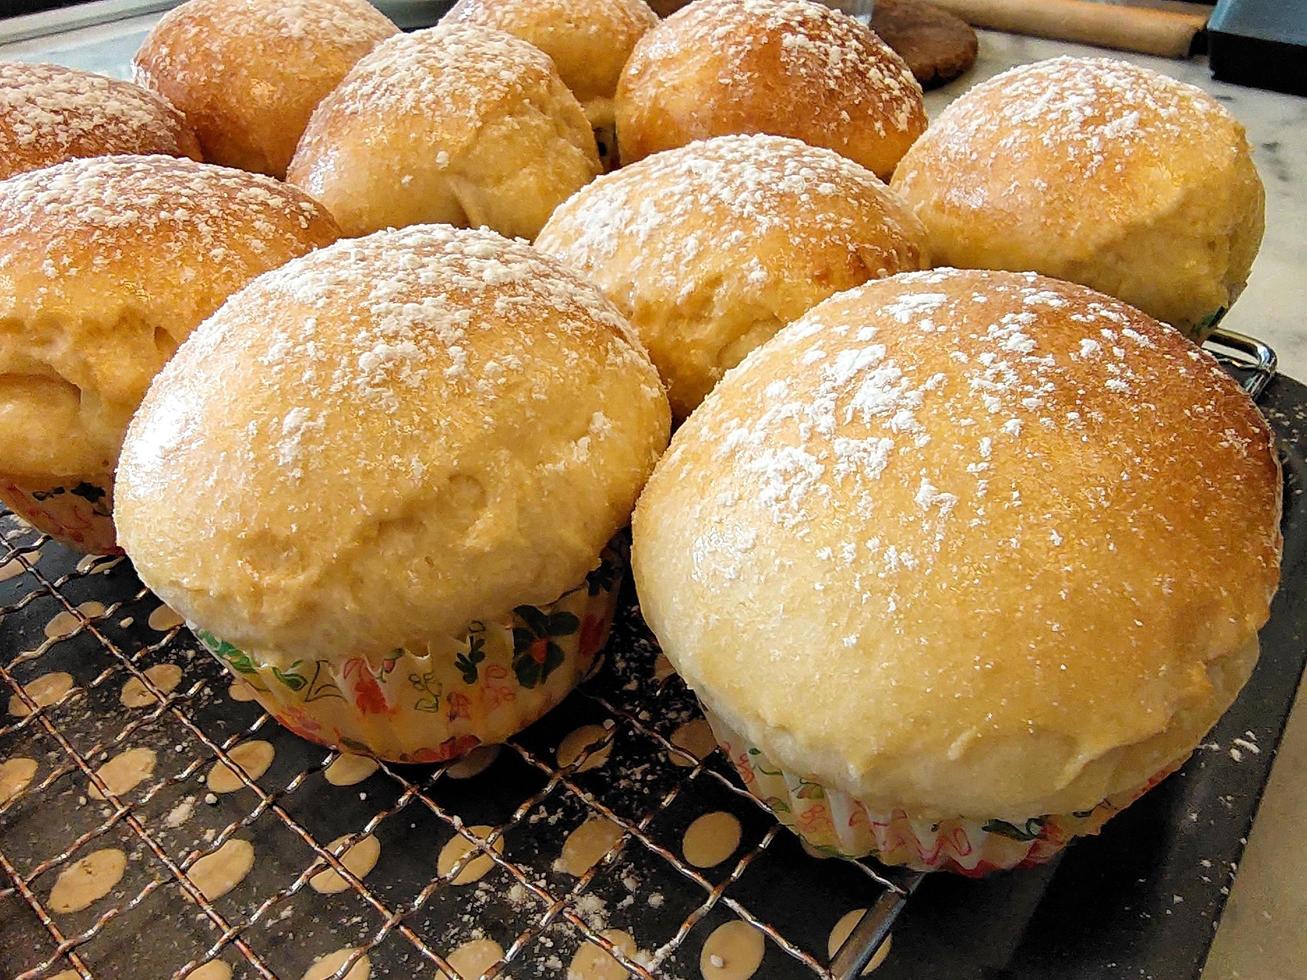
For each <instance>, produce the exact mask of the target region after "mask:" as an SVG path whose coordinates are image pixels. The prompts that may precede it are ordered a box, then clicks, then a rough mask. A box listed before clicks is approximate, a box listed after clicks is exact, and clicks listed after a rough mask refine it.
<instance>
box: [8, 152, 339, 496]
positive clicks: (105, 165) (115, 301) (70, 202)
mask: <svg viewBox="0 0 1307 980" xmlns="http://www.w3.org/2000/svg"><path fill="white" fill-rule="evenodd" d="M337 235H338V229H337V228H336V224H335V222H334V221H332V220H331V217H330V216H329V215H328V214H327V213H326V212H325V211H324V210H323V209H322V208H321V207H319V206H318V205H317V204H315V203H314V202H313V201H311V200H310V199H309V198H307V197H306V196H305V195H304V194H303V193H301V192H300V191H298V190H296V189H295V188H293V187H288V186H286V185H285V184H279V183H277V182H276V181H275V180H272V179H270V178H267V177H260V176H256V175H254V174H246V173H242V172H240V171H236V170H226V169H224V168H221V167H213V166H209V165H207V164H201V163H195V162H193V161H190V160H182V159H175V158H173V157H163V156H151V157H135V156H114V157H99V158H96V159H90V160H71V161H69V162H67V163H62V164H59V165H58V166H57V167H51V168H48V169H46V170H42V171H33V172H31V173H27V174H20V175H19V176H17V177H12V178H10V179H9V180H7V181H4V182H3V183H0V283H3V288H0V324H2V325H3V329H2V330H0V470H3V471H4V472H5V473H7V474H9V475H11V476H22V477H25V478H29V479H32V480H39V479H41V478H44V477H51V478H60V477H70V476H88V477H90V476H98V475H100V474H104V473H110V472H112V471H113V466H114V461H115V460H116V459H117V457H118V447H119V444H120V443H121V442H122V437H123V431H124V430H125V429H126V426H127V420H128V419H129V418H130V416H131V414H132V412H133V411H134V410H135V409H136V406H137V404H138V403H139V402H140V400H141V396H142V395H144V394H145V389H146V386H147V385H149V383H150V379H151V378H152V377H154V374H155V372H157V371H158V370H159V368H160V367H162V366H163V363H164V361H166V360H167V359H168V358H169V357H170V356H171V355H172V352H173V350H174V349H175V348H176V347H177V345H178V344H179V343H181V342H182V341H183V340H185V339H186V336H187V334H189V333H190V332H191V330H192V329H193V328H194V327H195V326H196V325H197V324H198V323H199V322H200V321H201V320H203V319H204V318H205V317H206V316H208V315H209V314H210V313H212V312H213V311H214V310H215V309H217V308H218V306H219V305H220V304H221V303H222V301H223V300H224V299H226V297H227V295H228V294H229V293H232V292H234V291H235V290H236V289H238V288H240V287H241V286H243V285H244V284H245V283H246V282H247V281H248V280H250V279H252V278H253V277H254V276H256V275H258V274H259V273H261V272H264V271H266V270H268V269H271V268H274V267H275V266H278V265H280V264H281V263H283V262H286V261H287V260H289V259H291V258H294V257H295V256H297V255H301V254H303V253H304V252H307V251H308V250H309V249H311V248H314V247H316V246H318V245H325V244H327V243H328V242H330V241H333V240H334V239H335V238H336V237H337Z"/></svg>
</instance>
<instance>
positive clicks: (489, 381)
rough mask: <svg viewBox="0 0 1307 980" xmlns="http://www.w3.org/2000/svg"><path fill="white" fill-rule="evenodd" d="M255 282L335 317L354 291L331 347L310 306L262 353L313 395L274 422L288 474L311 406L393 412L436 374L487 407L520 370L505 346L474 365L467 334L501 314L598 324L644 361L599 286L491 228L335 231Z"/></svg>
mask: <svg viewBox="0 0 1307 980" xmlns="http://www.w3.org/2000/svg"><path fill="white" fill-rule="evenodd" d="M256 288H257V290H258V291H259V293H260V294H261V295H263V296H267V297H281V300H280V302H286V301H290V302H291V303H293V304H296V305H297V306H299V307H301V308H304V309H307V310H309V311H323V313H324V314H325V313H326V312H327V311H333V315H336V316H338V315H340V314H339V305H340V297H341V296H342V295H353V296H356V297H357V298H356V301H355V302H354V303H353V305H352V312H351V313H350V317H351V324H352V325H351V327H350V330H349V334H348V337H347V343H346V344H345V345H344V346H343V347H342V346H341V345H340V343H339V341H336V342H333V343H332V344H331V345H330V347H331V354H330V356H328V355H327V353H326V349H327V345H324V342H323V340H322V338H320V337H319V335H318V330H317V319H318V318H317V315H315V314H314V313H312V312H311V313H310V315H308V316H306V317H304V318H303V320H301V321H300V322H299V324H298V326H297V327H296V328H295V329H294V330H293V332H292V331H291V330H290V328H282V329H279V330H278V332H276V333H274V335H273V336H272V338H271V340H270V343H269V346H268V349H267V350H266V351H265V353H264V355H263V356H262V358H261V359H260V362H261V363H262V364H263V365H264V367H265V368H267V370H268V372H269V376H270V377H274V378H276V377H281V376H283V375H285V376H292V375H293V376H295V377H296V378H297V379H298V380H297V383H298V384H300V385H301V386H308V388H309V389H310V390H311V391H312V392H313V393H314V397H313V398H311V399H309V400H308V401H307V402H301V403H300V404H299V405H297V406H295V407H292V408H291V409H290V410H289V411H288V412H287V413H286V414H285V415H284V416H283V417H282V418H281V419H280V420H279V421H277V422H276V423H275V428H276V457H277V463H278V465H279V466H280V467H282V468H283V470H285V471H286V472H287V474H288V475H289V476H290V477H291V478H298V477H299V476H301V475H302V472H303V470H302V466H301V464H302V461H303V459H304V458H305V453H312V452H315V451H317V450H316V448H315V445H314V438H313V436H314V434H315V433H321V430H322V422H321V419H320V418H318V417H317V415H316V414H315V412H314V409H313V408H312V406H313V405H314V404H318V405H320V406H321V407H323V408H324V409H326V410H333V409H332V408H331V406H333V405H338V404H340V403H341V402H342V401H344V402H354V403H357V404H359V405H361V406H367V407H368V408H370V409H371V410H375V411H381V412H387V413H394V412H397V411H398V410H399V409H400V407H401V404H402V403H403V402H404V401H405V400H407V399H410V398H412V397H415V396H416V395H417V394H418V393H420V392H422V391H424V390H428V389H430V388H431V386H432V385H433V384H435V383H436V381H437V380H439V381H440V382H441V383H442V386H443V388H444V389H445V390H453V391H460V392H463V393H464V394H465V395H466V396H467V397H469V398H471V399H473V400H474V401H476V402H479V403H481V404H484V405H486V406H488V405H489V404H490V403H491V402H492V401H494V400H495V399H496V398H497V397H498V395H499V392H500V390H501V389H502V388H503V386H504V385H506V384H509V383H510V382H514V381H515V379H517V378H518V377H520V374H521V371H522V368H523V365H522V362H521V360H520V358H518V357H517V356H516V355H511V354H509V355H505V356H501V357H499V358H498V359H493V360H488V361H478V362H477V363H476V364H475V365H473V363H472V360H471V357H470V354H469V351H470V349H471V348H472V347H474V346H476V344H477V340H476V337H475V335H476V334H477V333H480V332H485V331H489V330H493V329H496V324H497V323H498V322H499V320H500V318H503V317H520V318H526V319H534V320H543V321H552V322H553V325H554V329H556V330H559V331H563V332H567V331H569V330H575V329H578V328H579V327H580V326H581V325H582V324H594V323H599V324H602V325H603V326H604V327H606V328H608V329H610V330H611V331H612V332H613V333H614V334H616V335H617V336H619V337H621V338H622V340H623V341H624V345H625V346H624V349H625V350H626V351H627V354H628V355H629V356H630V357H631V358H634V359H635V360H636V361H638V362H640V363H644V361H643V358H644V355H643V353H642V349H641V347H640V344H639V341H638V340H636V338H635V337H634V335H633V334H632V333H631V332H630V327H629V326H628V325H627V323H626V321H625V320H624V319H623V318H622V317H621V316H620V315H619V314H618V313H617V312H616V310H614V309H613V307H612V306H611V305H610V304H608V303H607V302H605V301H604V300H603V298H602V297H601V296H600V295H599V294H598V293H597V292H596V291H594V290H592V289H587V288H584V287H582V286H581V285H580V284H579V283H578V281H577V280H576V279H574V278H572V277H571V276H569V275H567V274H565V273H563V271H562V270H561V269H560V268H559V267H558V266H557V265H556V264H554V263H553V262H552V261H551V260H549V259H547V258H546V257H544V256H543V255H541V254H540V253H538V252H536V251H535V250H534V249H532V248H531V247H529V246H528V245H526V244H524V243H519V242H512V241H509V240H507V239H504V238H502V237H500V236H499V235H496V234H494V233H493V232H489V231H456V230H455V229H453V228H450V227H449V226H445V225H417V226H412V227H410V228H406V229H402V230H399V231H387V232H379V233H377V234H375V235H370V236H368V237H367V238H365V239H356V240H349V241H342V242H338V243H337V244H336V245H334V246H332V247H330V248H326V249H323V250H321V251H319V252H317V253H315V254H314V255H312V256H306V257H305V258H304V259H302V260H300V261H298V262H294V263H291V264H289V265H287V266H284V267H283V268H281V269H278V270H276V271H274V272H271V273H268V274H266V275H264V276H263V277H261V278H260V279H259V280H258V281H257V283H256ZM360 290H361V292H360ZM272 302H277V301H276V300H272ZM611 428H612V426H611V422H610V420H609V419H608V418H607V417H606V416H604V415H603V413H602V412H596V413H594V415H593V416H592V418H591V422H590V426H589V430H588V432H587V433H584V434H582V435H581V436H580V437H579V439H578V441H577V444H576V447H574V452H580V453H582V454H584V452H585V451H586V450H588V448H589V446H590V445H591V443H592V442H593V441H594V440H598V439H603V438H605V437H606V436H607V435H608V434H609V433H610V432H611Z"/></svg>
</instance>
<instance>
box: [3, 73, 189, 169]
mask: <svg viewBox="0 0 1307 980" xmlns="http://www.w3.org/2000/svg"><path fill="white" fill-rule="evenodd" d="M119 153H126V154H151V153H162V154H167V155H168V156H176V157H190V158H191V159H193V160H198V159H199V158H200V147H199V144H198V143H197V142H196V141H195V136H194V134H193V133H192V132H191V131H190V129H189V128H188V127H187V125H186V123H185V121H184V120H183V119H182V116H181V113H179V112H178V111H177V110H176V109H174V108H173V107H172V106H170V105H168V103H166V102H164V101H163V100H162V99H160V98H159V97H158V96H157V95H154V94H153V93H152V92H147V91H145V89H143V88H140V87H138V86H136V85H133V84H132V83H131V82H121V81H118V80H117V79H114V78H109V77H107V76H105V75H97V74H95V73H93V72H89V71H78V70H77V69H75V68H65V67H63V66H62V65H32V64H24V63H22V62H17V61H0V180H4V179H5V178H6V177H12V176H13V175H14V174H21V173H25V172H27V171H28V170H40V169H41V168H42V167H49V166H53V165H54V164H56V163H63V162H64V161H65V160H73V159H78V158H82V157H102V156H109V155H111V154H119Z"/></svg>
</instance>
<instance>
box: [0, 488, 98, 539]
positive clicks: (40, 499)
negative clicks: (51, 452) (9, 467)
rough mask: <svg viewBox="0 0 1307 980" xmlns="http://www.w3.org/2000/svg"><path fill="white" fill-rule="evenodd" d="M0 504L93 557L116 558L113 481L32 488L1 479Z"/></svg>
mask: <svg viewBox="0 0 1307 980" xmlns="http://www.w3.org/2000/svg"><path fill="white" fill-rule="evenodd" d="M0 500H3V501H4V502H5V505H6V506H7V507H8V508H9V509H10V510H12V511H13V512H14V513H15V514H17V515H18V516H19V517H21V518H22V519H23V520H25V521H27V523H28V524H31V525H32V527H34V528H36V529H37V530H39V531H44V532H45V533H46V534H48V535H50V537H52V538H55V539H56V540H58V541H62V542H63V543H64V544H66V545H69V546H70V547H73V548H76V549H77V550H79V551H84V552H86V553H87V554H92V555H119V554H122V549H121V548H119V547H118V536H117V534H116V533H115V531H114V526H113V477H112V476H102V477H98V478H96V479H91V480H81V481H78V482H76V483H73V482H72V481H69V485H67V486H65V485H54V486H40V487H32V486H30V485H28V484H26V483H25V482H24V481H23V480H22V479H19V478H13V477H7V476H6V477H0Z"/></svg>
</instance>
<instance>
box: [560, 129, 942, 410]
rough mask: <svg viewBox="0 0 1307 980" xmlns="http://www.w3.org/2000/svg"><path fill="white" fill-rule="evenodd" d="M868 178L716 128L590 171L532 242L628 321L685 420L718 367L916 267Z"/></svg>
mask: <svg viewBox="0 0 1307 980" xmlns="http://www.w3.org/2000/svg"><path fill="white" fill-rule="evenodd" d="M924 243H925V231H924V230H923V229H922V227H921V223H920V222H919V221H917V220H916V218H914V217H913V216H912V212H911V211H909V210H908V209H907V207H906V206H905V205H903V204H902V203H901V202H900V201H899V200H898V198H897V196H896V195H895V194H894V193H893V192H892V191H891V190H890V189H889V188H888V187H886V186H885V185H884V184H883V183H882V182H881V181H880V179H879V178H878V177H877V176H876V175H875V174H873V173H872V172H871V171H869V170H865V169H863V168H862V167H860V166H858V164H856V163H854V162H853V161H852V160H849V159H847V158H845V157H842V156H840V155H839V154H838V153H836V152H835V151H834V150H828V149H825V148H823V147H814V146H808V145H807V144H806V143H801V142H799V141H798V140H795V139H789V138H787V137H784V136H762V135H754V136H718V137H716V138H714V139H710V140H704V141H700V142H695V143H691V144H689V145H688V146H683V147H681V148H680V149H676V150H667V151H665V152H663V153H655V154H654V155H653V156H651V157H646V158H645V159H643V160H641V161H640V162H639V163H635V164H632V165H630V166H628V167H625V168H623V169H621V170H619V171H617V172H616V173H613V174H608V175H607V176H605V177H600V178H599V179H598V180H596V181H595V182H594V183H593V184H590V185H589V186H588V187H585V188H582V189H581V190H580V191H578V192H577V193H576V194H575V195H574V196H573V197H572V198H571V199H569V200H568V201H567V202H566V203H565V204H563V205H562V206H561V207H560V208H559V209H558V210H557V211H555V212H554V214H553V217H551V218H550V219H549V223H548V224H546V225H545V227H544V230H543V231H541V233H540V237H539V239H538V240H537V241H536V247H537V248H540V249H542V250H544V251H546V252H549V253H550V254H552V255H555V256H557V257H558V258H560V259H562V260H563V261H564V262H565V263H567V264H569V265H571V266H572V267H573V268H575V269H577V270H578V271H579V272H581V273H582V274H583V275H584V276H585V277H586V278H587V279H589V280H590V281H591V282H594V283H596V284H598V286H599V288H600V289H602V290H603V291H604V293H605V294H606V295H607V296H608V298H609V299H611V300H612V301H613V302H614V303H615V304H616V305H617V308H618V309H619V310H621V311H622V313H623V314H625V316H626V317H627V318H628V319H629V320H630V321H631V322H632V323H633V324H634V325H635V328H636V330H637V331H638V332H639V334H640V339H641V341H643V342H644V345H645V347H646V348H647V349H648V350H649V356H650V357H652V358H653V362H654V364H656V365H657V366H658V370H659V372H660V373H661V374H662V376H663V379H664V380H665V381H666V383H667V386H668V394H669V397H670V398H671V402H672V412H673V414H674V415H675V416H676V417H677V418H685V417H686V416H687V415H689V414H690V412H692V411H694V409H695V407H696V406H697V405H698V404H699V403H700V402H701V401H703V397H704V395H706V394H708V392H709V391H710V390H711V389H712V387H713V385H715V384H716V383H717V382H718V380H720V378H721V376H722V375H723V374H724V373H725V372H726V370H727V369H728V368H732V367H734V366H735V365H736V364H738V363H739V362H740V361H741V360H742V359H743V358H744V355H746V354H747V353H749V351H751V350H752V349H753V348H755V347H757V346H758V345H759V344H761V343H763V342H764V341H766V340H768V339H770V338H771V336H772V335H773V334H775V333H776V332H777V331H778V330H780V328H781V327H783V326H784V325H785V324H787V323H789V322H790V321H791V320H794V319H797V318H798V317H799V316H800V315H801V314H803V313H804V312H806V311H807V310H808V309H810V308H811V307H813V306H815V305H816V304H817V303H819V302H821V301H822V300H823V299H825V298H826V297H827V296H829V295H831V294H832V293H836V292H839V291H840V290H843V289H849V288H851V287H853V286H857V285H860V284H862V283H864V282H866V281H867V280H868V279H879V278H883V277H885V276H890V275H893V274H895V273H896V272H903V271H909V270H915V269H924V268H927V267H928V266H929V264H930V263H929V262H928V261H927V257H926V250H925V244H924Z"/></svg>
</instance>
